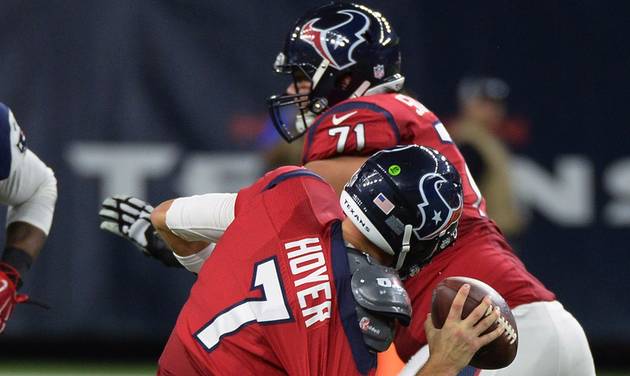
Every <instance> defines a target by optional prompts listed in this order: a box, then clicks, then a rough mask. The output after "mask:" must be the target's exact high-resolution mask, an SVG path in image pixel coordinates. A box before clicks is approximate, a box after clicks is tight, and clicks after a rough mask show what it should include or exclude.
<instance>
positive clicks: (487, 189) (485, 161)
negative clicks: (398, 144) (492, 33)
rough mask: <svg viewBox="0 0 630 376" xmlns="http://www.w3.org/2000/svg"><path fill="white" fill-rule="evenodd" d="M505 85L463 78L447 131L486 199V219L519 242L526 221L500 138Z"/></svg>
mask: <svg viewBox="0 0 630 376" xmlns="http://www.w3.org/2000/svg"><path fill="white" fill-rule="evenodd" d="M509 93H510V87H509V86H508V84H507V83H506V82H505V81H503V80H502V79H500V78H496V77H466V78H464V79H462V80H461V81H460V83H459V85H458V87H457V99H458V105H459V113H458V115H457V117H456V118H455V120H454V121H451V122H449V130H450V131H451V135H452V136H453V139H454V140H455V143H456V144H457V146H458V147H459V150H460V152H461V153H462V154H463V156H464V158H465V159H466V164H467V165H468V169H469V170H470V173H471V174H472V176H473V177H474V178H475V181H476V182H477V185H478V188H479V190H480V191H481V193H482V194H483V196H484V197H485V198H486V205H487V209H488V213H487V214H488V216H489V217H490V218H492V219H493V220H494V221H495V222H496V223H497V225H498V226H499V228H500V229H501V231H503V233H504V234H505V235H506V237H507V238H508V239H509V240H510V241H511V242H512V243H514V242H516V243H517V242H518V238H519V236H520V235H521V234H522V232H523V230H524V228H525V222H524V220H523V217H522V215H521V212H520V210H519V207H518V205H517V201H516V196H515V193H514V189H513V188H512V181H511V176H510V162H511V153H510V150H509V148H508V146H507V145H506V144H505V143H504V142H503V140H502V139H501V138H500V136H499V132H500V129H501V127H502V126H503V125H504V124H505V121H506V118H507V103H506V100H507V98H508V95H509Z"/></svg>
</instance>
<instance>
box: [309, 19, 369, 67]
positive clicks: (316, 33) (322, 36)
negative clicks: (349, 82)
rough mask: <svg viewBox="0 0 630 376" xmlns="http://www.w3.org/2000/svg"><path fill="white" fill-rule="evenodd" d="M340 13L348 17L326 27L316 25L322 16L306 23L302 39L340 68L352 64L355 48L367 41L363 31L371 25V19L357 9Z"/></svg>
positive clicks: (331, 63) (332, 64)
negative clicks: (321, 27)
mask: <svg viewBox="0 0 630 376" xmlns="http://www.w3.org/2000/svg"><path fill="white" fill-rule="evenodd" d="M337 13H338V14H343V15H345V16H348V19H347V20H345V21H343V22H341V23H339V24H337V25H334V26H331V27H329V28H326V29H320V28H318V27H315V24H316V23H317V21H319V20H320V18H314V19H312V20H310V21H308V22H306V23H305V24H304V26H303V27H302V30H301V31H300V39H301V40H303V41H304V42H306V43H308V44H310V45H311V46H312V47H313V48H314V49H315V51H317V53H318V54H319V56H321V57H322V58H323V59H326V60H328V62H329V63H330V65H331V66H332V67H334V68H336V69H338V70H342V69H345V68H347V67H349V66H352V65H353V64H355V63H356V61H355V60H354V59H353V58H352V52H353V51H354V49H355V48H356V47H357V46H358V45H360V44H361V43H363V42H364V41H365V38H363V36H362V35H363V33H364V32H365V30H367V28H368V27H369V26H370V19H369V18H368V17H367V16H366V15H365V14H363V13H361V12H359V11H356V10H340V11H338V12H337Z"/></svg>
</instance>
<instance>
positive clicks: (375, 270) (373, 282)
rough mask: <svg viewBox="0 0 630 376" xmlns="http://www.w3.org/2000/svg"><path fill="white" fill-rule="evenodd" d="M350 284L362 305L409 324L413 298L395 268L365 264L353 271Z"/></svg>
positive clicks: (357, 300)
mask: <svg viewBox="0 0 630 376" xmlns="http://www.w3.org/2000/svg"><path fill="white" fill-rule="evenodd" d="M350 284H351V287H352V294H353V296H354V299H355V300H356V302H357V303H358V304H359V305H360V306H361V307H363V308H365V309H367V310H369V311H371V312H375V313H378V314H381V315H384V316H389V317H392V318H395V319H398V321H400V323H401V324H402V325H405V326H407V325H409V322H410V321H411V300H410V299H409V295H408V294H407V291H406V290H405V289H404V288H403V286H402V282H401V281H400V278H399V277H398V274H397V273H396V271H395V270H394V269H391V268H386V267H384V266H380V265H366V266H363V267H361V268H359V269H358V270H356V271H355V272H354V273H353V275H352V280H351V283H350Z"/></svg>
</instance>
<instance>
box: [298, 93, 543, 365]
mask: <svg viewBox="0 0 630 376" xmlns="http://www.w3.org/2000/svg"><path fill="white" fill-rule="evenodd" d="M401 144H418V145H424V146H428V147H431V148H433V149H436V150H438V151H439V152H440V153H442V154H443V155H445V156H446V157H447V158H448V159H449V161H450V162H451V163H452V164H453V165H454V166H455V168H457V170H458V171H459V174H460V175H461V178H462V184H463V190H464V212H463V214H462V218H461V220H460V223H459V227H458V238H457V241H456V242H455V244H454V245H453V246H452V247H450V248H448V249H447V250H445V251H444V252H442V253H441V254H439V255H437V256H436V257H435V258H434V259H433V260H432V261H431V263H430V264H429V265H427V266H425V267H424V268H423V269H422V270H421V271H420V273H419V274H418V275H416V276H414V277H412V278H410V279H408V280H407V281H405V287H406V289H407V292H408V293H409V296H410V297H411V301H412V303H413V318H412V321H411V325H410V326H409V327H407V328H400V330H399V332H398V334H397V337H396V349H397V350H398V352H399V355H401V357H402V358H403V360H405V361H406V360H408V359H409V357H410V356H411V355H413V354H414V353H415V352H416V351H417V350H419V349H420V347H421V346H423V345H425V344H426V336H425V333H424V325H423V324H424V319H425V317H426V315H427V313H428V312H429V311H430V303H431V296H432V291H433V289H434V288H435V286H436V285H437V284H438V283H439V282H440V281H441V280H443V279H444V278H446V277H449V276H457V275H459V276H467V277H472V278H477V279H480V280H482V281H484V282H486V283H488V284H489V285H491V286H492V287H493V288H494V289H496V290H497V291H498V292H499V293H500V294H501V295H502V296H503V297H504V298H505V300H506V301H507V303H508V304H509V305H510V307H515V306H517V305H520V304H524V303H531V302H536V301H549V300H553V299H555V296H554V294H553V293H552V292H550V291H549V290H547V289H546V288H545V287H544V286H543V285H542V283H540V281H538V280H537V279H536V278H535V277H534V276H532V275H531V274H530V273H529V272H527V270H526V269H525V266H524V265H523V264H522V262H521V261H520V260H519V259H518V257H517V256H516V255H515V254H514V253H513V251H512V249H511V248H510V246H509V245H508V244H507V243H506V242H505V239H504V237H503V235H502V234H501V232H500V231H499V230H498V229H497V227H496V226H495V225H494V222H492V221H490V220H489V219H488V218H487V217H486V214H485V201H484V199H483V197H482V196H481V193H480V192H479V189H478V188H477V186H476V184H475V182H474V180H473V178H472V177H471V175H470V173H469V171H468V168H467V167H466V163H465V161H464V158H463V157H462V155H461V153H460V152H459V150H458V149H457V146H456V145H455V144H454V143H453V140H452V139H451V137H450V135H449V134H448V132H447V130H446V128H445V127H444V125H443V124H442V123H441V122H440V120H439V119H438V118H437V117H436V116H435V115H434V114H433V113H432V112H430V111H429V110H427V109H426V107H424V106H423V105H422V104H421V103H420V102H418V101H416V100H415V99H413V98H411V97H408V96H406V95H403V94H396V93H390V94H380V95H373V96H366V97H360V98H355V99H350V100H346V101H343V102H341V103H339V104H337V105H336V106H334V107H332V108H330V109H329V110H328V111H326V112H325V113H323V114H322V115H321V116H320V117H319V118H317V119H316V121H315V123H313V125H312V126H311V127H310V128H309V129H308V133H307V134H306V140H305V142H304V155H303V162H304V163H307V162H309V161H314V160H321V159H328V158H334V157H336V156H341V155H364V156H369V155H371V154H373V153H375V152H377V151H379V150H382V149H385V148H389V147H392V146H395V145H401Z"/></svg>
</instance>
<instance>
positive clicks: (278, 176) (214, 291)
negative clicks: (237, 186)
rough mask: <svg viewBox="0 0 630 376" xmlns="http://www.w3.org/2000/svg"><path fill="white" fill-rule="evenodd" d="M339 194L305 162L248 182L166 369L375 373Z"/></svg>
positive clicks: (196, 288)
mask: <svg viewBox="0 0 630 376" xmlns="http://www.w3.org/2000/svg"><path fill="white" fill-rule="evenodd" d="M338 200H339V199H338V196H337V195H336V194H335V192H334V191H333V189H332V187H330V185H328V184H327V183H325V182H324V181H323V180H322V179H321V178H320V177H319V176H317V175H315V174H314V173H312V172H310V171H309V170H306V169H304V168H298V167H282V168H279V169H277V170H275V171H272V172H270V173H268V174H267V175H265V176H264V177H263V178H261V179H260V180H259V181H257V182H256V183H254V184H253V185H252V186H250V187H248V188H245V189H243V190H241V191H240V192H239V194H238V196H237V200H236V207H235V219H234V221H233V222H232V224H231V225H230V226H229V228H228V229H227V231H226V232H225V233H224V235H223V236H222V238H221V241H220V242H219V243H218V245H217V247H216V248H215V250H214V252H213V254H212V257H210V258H209V259H208V260H207V261H206V262H205V264H204V266H203V268H202V269H201V271H200V273H199V276H198V280H197V282H196V283H195V284H194V285H193V288H192V290H191V293H190V297H189V298H188V301H187V302H186V304H185V305H184V307H183V308H182V311H181V313H180V315H179V317H178V319H177V323H176V325H175V329H174V330H173V332H172V334H171V338H170V339H169V342H168V344H167V346H166V347H165V349H164V352H163V354H162V357H161V358H160V374H164V375H170V374H176V375H179V374H186V375H194V374H203V375H208V374H209V375H214V374H217V375H219V374H220V375H228V374H234V375H284V374H289V375H359V374H371V373H373V370H374V367H375V365H376V358H375V356H374V355H373V354H372V353H370V352H369V351H368V349H367V347H366V345H365V344H364V342H363V339H362V334H361V332H360V329H359V326H358V322H357V316H356V311H355V301H354V298H353V297H352V292H351V290H350V277H351V275H350V271H349V267H348V259H347V252H346V248H345V245H344V241H343V238H342V234H341V222H340V220H341V219H342V218H343V213H342V211H341V209H340V207H339V201H338Z"/></svg>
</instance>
